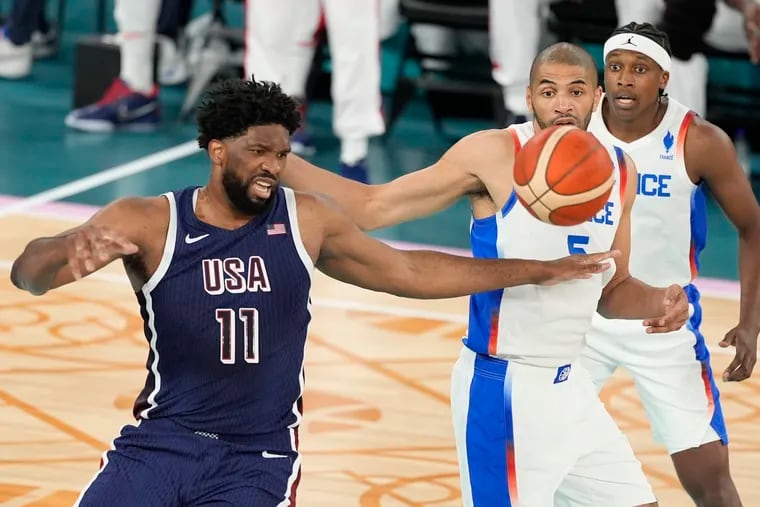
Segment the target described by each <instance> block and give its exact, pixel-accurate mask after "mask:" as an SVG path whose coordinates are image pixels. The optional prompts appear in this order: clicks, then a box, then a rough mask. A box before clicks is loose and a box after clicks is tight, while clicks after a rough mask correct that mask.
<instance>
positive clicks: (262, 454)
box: [261, 451, 287, 459]
mask: <svg viewBox="0 0 760 507" xmlns="http://www.w3.org/2000/svg"><path fill="white" fill-rule="evenodd" d="M261 457H262V458H269V459H273V458H287V456H286V455H284V454H272V453H271V452H269V451H264V452H262V453H261Z"/></svg>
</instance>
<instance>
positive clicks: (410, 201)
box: [280, 131, 514, 230]
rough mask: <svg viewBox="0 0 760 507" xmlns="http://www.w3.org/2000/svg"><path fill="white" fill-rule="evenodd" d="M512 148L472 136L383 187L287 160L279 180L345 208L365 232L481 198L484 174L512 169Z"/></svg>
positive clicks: (487, 136)
mask: <svg viewBox="0 0 760 507" xmlns="http://www.w3.org/2000/svg"><path fill="white" fill-rule="evenodd" d="M513 157H514V144H513V141H512V139H511V137H510V136H509V135H506V137H505V135H504V134H503V133H502V132H500V131H483V132H477V133H475V134H472V135H469V136H467V137H465V138H463V139H462V140H460V141H459V142H457V143H456V144H455V145H454V146H452V147H451V148H450V149H449V150H448V151H447V152H446V153H445V154H444V155H443V157H441V159H440V160H438V161H437V162H436V163H434V164H433V165H431V166H429V167H426V168H424V169H420V170H416V171H413V172H410V173H408V174H405V175H403V176H401V177H399V178H396V179H395V180H392V181H390V182H388V183H384V184H382V185H364V184H362V183H358V182H356V181H351V180H348V179H346V178H343V177H341V176H338V175H337V174H334V173H332V172H330V171H327V170H325V169H321V168H319V167H317V166H315V165H313V164H310V163H309V162H307V161H305V160H303V159H302V158H300V157H298V156H297V155H292V154H291V155H289V156H288V163H287V166H286V168H285V169H284V170H283V171H282V173H281V174H280V180H281V181H282V183H283V184H284V185H286V186H288V187H291V188H293V189H294V190H297V191H303V192H310V193H314V194H319V193H322V194H325V195H327V196H329V197H331V198H332V199H334V200H335V201H336V202H337V203H338V204H339V205H341V206H342V207H343V208H344V209H345V210H346V212H347V213H348V215H349V216H350V217H351V218H352V219H353V220H354V222H356V224H357V225H358V226H359V227H360V228H361V229H363V230H373V229H379V228H381V227H387V226H390V225H395V224H398V223H401V222H405V221H408V220H413V219H416V218H421V217H424V216H427V215H430V214H432V213H435V212H438V211H441V210H443V209H446V208H447V207H449V206H451V205H452V204H453V203H454V202H455V201H457V200H458V199H460V198H461V197H464V196H466V195H468V194H472V193H477V192H483V191H484V190H485V186H484V185H483V182H482V178H483V176H482V173H483V172H484V171H490V170H493V169H496V170H501V171H502V172H503V171H505V170H504V169H503V168H508V167H511V163H512V162H511V161H512V159H513Z"/></svg>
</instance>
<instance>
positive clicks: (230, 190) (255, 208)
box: [222, 168, 279, 216]
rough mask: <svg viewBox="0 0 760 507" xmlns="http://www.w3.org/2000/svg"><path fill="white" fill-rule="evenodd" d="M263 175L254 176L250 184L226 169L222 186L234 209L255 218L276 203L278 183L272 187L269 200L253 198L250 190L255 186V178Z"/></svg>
mask: <svg viewBox="0 0 760 507" xmlns="http://www.w3.org/2000/svg"><path fill="white" fill-rule="evenodd" d="M258 176H261V175H258V174H257V175H254V176H252V177H251V178H250V179H249V181H248V182H245V181H243V180H242V179H241V178H240V177H239V176H238V175H237V174H235V172H234V171H233V170H232V169H229V168H225V169H224V172H223V173H222V186H223V187H224V191H225V193H226V194H227V199H229V201H230V203H231V204H232V207H233V208H235V209H236V210H237V211H238V212H240V213H242V214H244V215H249V216H255V215H259V214H261V213H263V212H264V211H266V210H267V209H268V208H269V207H270V206H271V205H272V203H273V202H274V196H275V195H277V187H278V186H279V184H278V183H275V184H274V185H272V190H271V193H270V194H269V197H268V198H267V199H259V198H257V197H251V195H250V194H249V192H248V190H249V187H250V185H251V184H253V180H254V178H256V177H258Z"/></svg>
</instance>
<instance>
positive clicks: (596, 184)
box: [514, 125, 615, 225]
mask: <svg viewBox="0 0 760 507" xmlns="http://www.w3.org/2000/svg"><path fill="white" fill-rule="evenodd" d="M614 171H615V166H614V165H613V163H612V159H611V158H610V154H609V152H608V151H607V150H606V149H605V147H604V146H602V144H601V143H600V142H599V141H598V140H597V139H596V138H595V137H594V136H593V135H591V134H590V133H588V132H586V131H585V130H581V129H579V128H577V127H572V126H567V125H562V126H555V127H550V128H548V129H544V130H542V131H541V132H539V133H538V134H536V135H535V136H534V137H533V138H532V139H531V140H530V141H528V142H527V143H526V144H525V146H523V147H522V149H521V150H520V151H519V152H518V154H517V157H516V158H515V166H514V183H515V193H516V194H517V197H518V199H519V200H520V202H521V203H522V205H523V206H525V209H527V210H528V211H529V212H530V213H531V214H532V215H533V216H535V217H536V218H538V219H539V220H541V221H542V222H546V223H550V224H554V225H577V224H580V223H583V222H585V221H587V220H589V219H590V218H591V217H593V216H594V215H596V214H597V213H598V212H599V210H601V209H602V208H603V207H604V205H605V204H606V203H607V199H608V198H609V196H610V192H611V191H612V185H613V183H614V181H615V178H614Z"/></svg>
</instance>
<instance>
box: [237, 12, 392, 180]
mask: <svg viewBox="0 0 760 507" xmlns="http://www.w3.org/2000/svg"><path fill="white" fill-rule="evenodd" d="M380 1H381V0H351V1H345V0H248V2H247V3H246V35H245V40H246V55H245V64H244V66H245V74H246V76H251V75H253V76H255V78H256V79H257V80H265V81H274V82H277V83H280V84H281V85H282V88H283V90H284V91H285V93H287V94H288V95H291V96H293V97H296V98H298V99H299V101H300V102H301V104H302V105H301V115H302V117H304V118H305V117H306V109H307V103H306V102H305V97H306V81H307V78H308V75H309V70H310V68H311V63H312V61H313V57H314V50H315V48H316V37H315V34H316V33H317V31H318V29H319V28H320V24H321V23H322V22H324V23H325V26H326V29H327V36H328V39H329V44H330V58H331V62H332V89H331V94H332V101H333V131H334V132H335V134H336V135H337V136H338V138H339V139H340V172H341V174H342V175H343V176H345V177H348V178H351V179H353V180H357V181H363V182H366V181H367V180H368V175H367V153H368V149H369V138H371V137H374V136H377V135H381V134H383V133H384V132H385V121H384V119H383V115H382V110H381V107H382V100H381V94H380V47H379V46H380V24H381V21H380V17H381V4H380ZM397 1H398V0H388V2H392V3H397ZM386 7H387V6H386ZM384 12H386V13H388V12H390V13H392V12H393V5H391V6H390V8H385V9H384ZM386 30H388V29H387V28H386ZM292 147H293V150H294V151H295V152H297V153H300V154H303V155H309V154H312V153H313V152H314V147H313V144H312V143H311V137H310V135H309V131H308V126H306V125H305V126H304V127H302V128H301V129H299V131H297V132H296V133H295V134H294V135H293V139H292Z"/></svg>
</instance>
